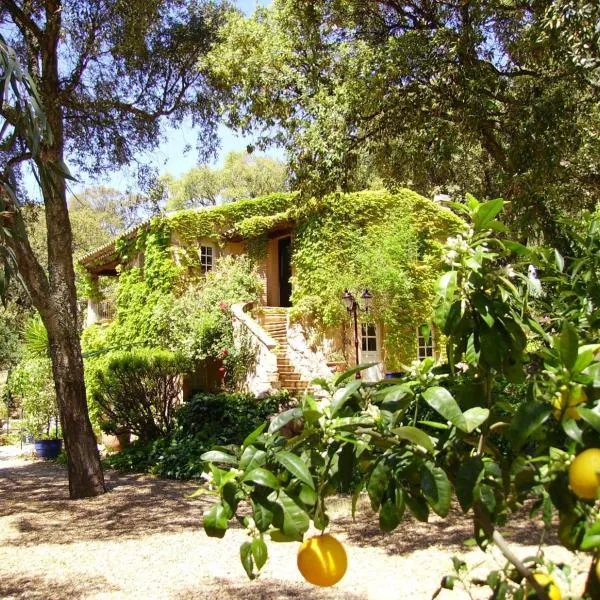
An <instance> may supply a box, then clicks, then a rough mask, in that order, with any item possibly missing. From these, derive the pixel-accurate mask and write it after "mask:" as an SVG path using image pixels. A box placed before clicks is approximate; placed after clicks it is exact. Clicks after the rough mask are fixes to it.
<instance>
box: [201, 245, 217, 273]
mask: <svg viewBox="0 0 600 600" xmlns="http://www.w3.org/2000/svg"><path fill="white" fill-rule="evenodd" d="M213 264H214V253H213V247H212V246H200V270H201V271H202V273H207V272H208V271H210V270H211V269H212V268H213Z"/></svg>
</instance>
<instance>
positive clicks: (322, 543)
mask: <svg viewBox="0 0 600 600" xmlns="http://www.w3.org/2000/svg"><path fill="white" fill-rule="evenodd" d="M347 567H348V558H347V557H346V551H345V550H344V546H342V544H341V543H340V542H338V541H337V540H336V539H335V538H334V537H333V536H332V535H329V534H328V533H326V534H325V535H315V536H314V537H311V538H308V539H307V540H304V542H303V543H302V545H301V546H300V550H298V570H299V571H300V573H302V576H303V577H304V579H306V581H308V582H309V583H312V584H313V585H320V586H323V587H328V586H330V585H335V584H336V583H337V582H338V581H339V580H340V579H341V578H342V577H343V576H344V574H345V573H346V568H347Z"/></svg>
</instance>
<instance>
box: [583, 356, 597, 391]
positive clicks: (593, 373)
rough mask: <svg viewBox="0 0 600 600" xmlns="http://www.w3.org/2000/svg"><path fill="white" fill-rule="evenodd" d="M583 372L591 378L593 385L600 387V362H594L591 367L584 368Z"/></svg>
mask: <svg viewBox="0 0 600 600" xmlns="http://www.w3.org/2000/svg"><path fill="white" fill-rule="evenodd" d="M583 373H584V375H587V376H588V377H590V378H591V380H592V383H591V385H592V387H595V388H600V363H598V362H594V363H592V364H591V365H590V366H589V367H587V368H586V369H584V371H583Z"/></svg>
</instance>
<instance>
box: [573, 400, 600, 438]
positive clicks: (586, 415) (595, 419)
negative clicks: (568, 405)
mask: <svg viewBox="0 0 600 600" xmlns="http://www.w3.org/2000/svg"><path fill="white" fill-rule="evenodd" d="M577 412H578V413H579V416H580V417H581V418H582V419H583V420H584V421H585V422H586V423H587V424H588V425H589V426H590V427H592V428H593V429H595V430H596V431H597V432H598V433H600V415H599V414H598V413H597V412H595V411H593V410H590V409H589V408H583V407H582V408H580V407H579V406H578V407H577Z"/></svg>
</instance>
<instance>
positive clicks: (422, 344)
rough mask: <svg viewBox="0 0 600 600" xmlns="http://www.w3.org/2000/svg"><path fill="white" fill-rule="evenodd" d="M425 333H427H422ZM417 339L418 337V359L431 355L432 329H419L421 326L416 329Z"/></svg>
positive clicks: (432, 349) (433, 344) (432, 346)
mask: <svg viewBox="0 0 600 600" xmlns="http://www.w3.org/2000/svg"><path fill="white" fill-rule="evenodd" d="M424 333H426V334H427V335H424ZM417 339H418V356H419V360H423V359H425V358H429V357H433V352H434V346H435V343H434V340H433V330H431V329H429V331H428V332H423V331H421V328H419V329H418V330H417Z"/></svg>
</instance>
